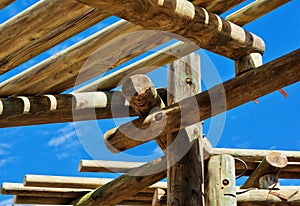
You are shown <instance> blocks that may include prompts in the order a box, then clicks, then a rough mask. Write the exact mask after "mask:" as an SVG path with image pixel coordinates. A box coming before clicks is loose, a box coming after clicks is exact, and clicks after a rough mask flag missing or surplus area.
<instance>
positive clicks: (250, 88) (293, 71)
mask: <svg viewBox="0 0 300 206" xmlns="http://www.w3.org/2000/svg"><path fill="white" fill-rule="evenodd" d="M299 55H300V49H298V50H296V51H293V52H291V53H289V54H287V55H284V56H283V57H280V58H278V59H276V60H273V61H271V62H269V63H267V64H264V65H262V66H260V67H258V68H255V69H252V70H250V71H248V72H245V73H244V74H242V75H239V76H238V77H236V78H233V79H231V80H229V81H227V82H225V83H223V84H220V85H217V86H214V87H213V88H211V89H209V90H207V91H205V92H202V93H200V94H197V95H195V96H194V97H190V98H186V99H185V100H183V101H181V102H179V104H173V105H171V106H168V107H166V108H164V109H163V110H162V111H160V112H156V113H153V114H151V115H149V116H148V117H147V118H146V119H141V118H139V119H136V120H134V121H132V122H129V123H126V124H123V125H120V126H119V127H118V128H117V129H114V130H115V131H114V132H111V131H110V133H111V135H110V136H106V139H105V141H108V142H109V144H111V145H112V146H113V147H115V148H117V149H118V150H119V151H124V150H126V149H129V148H132V147H135V146H137V145H139V144H141V143H143V142H141V141H140V142H138V141H132V139H130V138H128V137H134V136H139V137H140V138H141V139H147V138H148V139H149V140H150V139H154V138H156V137H157V131H162V132H161V133H160V134H159V136H160V137H164V136H165V135H166V134H170V133H173V132H176V131H179V130H180V129H182V128H185V127H187V126H190V125H193V124H195V123H197V122H200V121H202V120H205V119H207V118H210V117H212V116H214V115H217V114H220V113H222V112H224V111H227V110H230V109H232V108H235V107H238V106H240V105H242V104H245V103H247V102H249V101H251V100H254V99H257V98H258V97H261V96H264V95H266V94H268V93H271V92H273V91H276V90H278V89H280V88H283V87H285V86H288V85H290V84H293V83H295V82H297V81H299V80H300V59H299ZM266 79H268V81H265V80H266ZM193 101H196V103H197V104H198V105H194V104H193ZM191 104H192V105H191ZM179 105H180V106H179ZM181 111H185V112H184V113H183V114H182V112H181ZM195 114H199V115H195ZM156 117H161V118H156ZM162 121H165V122H166V123H165V124H164V125H163V126H162V124H161V122H162ZM133 125H134V127H137V128H139V129H141V130H143V129H145V128H147V131H148V133H147V138H146V137H143V136H142V135H143V134H142V133H136V131H137V130H136V128H134V129H135V130H133ZM150 125H151V126H150ZM122 130H123V131H127V134H126V135H127V136H125V135H123V133H122V132H120V131H122ZM130 131H135V132H134V133H133V134H131V133H130Z"/></svg>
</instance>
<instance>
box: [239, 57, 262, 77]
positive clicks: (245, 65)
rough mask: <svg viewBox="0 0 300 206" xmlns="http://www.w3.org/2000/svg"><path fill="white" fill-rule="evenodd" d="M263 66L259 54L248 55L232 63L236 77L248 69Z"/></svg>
mask: <svg viewBox="0 0 300 206" xmlns="http://www.w3.org/2000/svg"><path fill="white" fill-rule="evenodd" d="M261 65H263V61H262V55H261V54H259V53H251V54H248V55H246V56H244V57H242V58H240V59H238V60H236V61H235V62H234V66H235V75H236V76H238V75H240V74H242V73H244V72H246V71H248V70H250V69H254V68H257V67H259V66H261Z"/></svg>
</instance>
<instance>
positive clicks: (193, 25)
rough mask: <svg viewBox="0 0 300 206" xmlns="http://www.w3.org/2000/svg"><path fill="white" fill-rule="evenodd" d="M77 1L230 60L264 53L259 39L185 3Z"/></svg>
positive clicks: (181, 1)
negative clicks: (165, 33)
mask: <svg viewBox="0 0 300 206" xmlns="http://www.w3.org/2000/svg"><path fill="white" fill-rule="evenodd" d="M79 1H80V2H82V3H86V4H88V5H90V6H92V7H95V8H98V9H104V10H110V11H113V12H114V13H113V14H114V15H116V16H119V17H121V18H123V19H126V20H128V21H131V22H133V23H135V24H137V25H140V26H143V27H144V28H147V29H152V30H163V31H167V32H172V33H175V34H178V35H179V36H182V37H185V38H187V39H189V40H190V41H192V42H194V43H195V44H197V45H198V46H199V47H201V48H205V49H207V50H209V51H212V52H215V53H217V54H220V55H222V56H225V57H228V58H231V59H233V60H237V59H240V58H241V57H243V56H245V55H247V54H250V53H253V52H258V53H263V52H264V49H265V45H264V42H263V40H262V39H261V38H259V37H258V36H256V35H254V34H252V33H249V32H247V31H246V30H244V29H243V28H241V27H239V26H237V25H235V24H233V23H231V22H228V21H226V20H223V19H221V18H220V17H219V16H217V15H216V14H213V13H210V12H207V11H206V10H205V9H203V8H201V7H197V6H194V5H193V4H192V3H191V2H189V1H187V0H176V1H173V0H165V1H162V2H160V1H157V0H141V1H132V0H127V1H125V2H124V1H121V0H117V1H116V0H107V1H97V0H79ZM124 6H125V8H124Z"/></svg>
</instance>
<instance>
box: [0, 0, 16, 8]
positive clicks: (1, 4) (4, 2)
mask: <svg viewBox="0 0 300 206" xmlns="http://www.w3.org/2000/svg"><path fill="white" fill-rule="evenodd" d="M13 2H15V0H0V9H3V8H5V7H7V6H8V5H10V4H11V3H13Z"/></svg>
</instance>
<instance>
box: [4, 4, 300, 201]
mask: <svg viewBox="0 0 300 206" xmlns="http://www.w3.org/2000/svg"><path fill="white" fill-rule="evenodd" d="M35 2H37V1H32V0H28V1H25V0H17V1H16V2H15V3H13V4H12V5H10V6H9V7H7V8H5V9H3V10H2V11H0V23H3V22H5V21H6V20H8V19H9V18H11V17H12V16H14V15H15V14H17V13H19V12H20V11H22V10H23V9H25V8H27V7H29V6H30V5H31V4H34V3H35ZM249 2H251V1H246V3H244V4H242V5H241V6H243V5H245V4H247V3H249ZM299 8H300V2H299V1H292V2H290V3H288V4H286V5H284V6H282V7H281V8H279V9H277V10H275V11H273V12H272V13H270V14H267V15H265V16H264V17H262V18H260V19H257V20H256V21H254V22H252V23H250V24H248V25H246V26H245V28H246V29H247V30H248V31H251V32H253V33H255V34H257V35H258V36H260V37H262V38H263V39H264V41H265V43H266V52H265V54H264V56H263V60H264V62H269V61H271V60H272V59H275V58H277V57H280V56H282V55H284V54H286V53H289V52H291V51H293V50H295V49H297V48H299V47H300V13H299ZM228 13H230V12H227V13H226V14H228ZM226 14H224V15H223V17H225V16H226ZM117 20H118V19H117V18H116V17H113V18H109V19H107V20H105V21H103V22H101V23H99V24H97V25H95V26H93V27H92V28H90V29H88V30H86V31H84V32H82V33H81V34H79V35H76V36H75V37H73V38H71V39H69V40H67V41H65V42H63V43H62V44H60V45H58V46H56V47H55V48H53V49H51V50H49V51H46V52H44V53H43V54H41V55H39V56H37V57H36V58H34V59H32V60H30V61H28V62H26V63H24V64H23V65H21V66H19V67H18V68H16V69H15V70H13V71H11V72H8V73H7V74H5V75H2V76H0V81H3V80H5V79H7V78H9V77H11V76H12V75H14V74H16V73H17V72H20V71H23V70H25V69H27V68H29V67H30V66H32V65H34V64H36V63H38V62H40V61H42V60H44V59H46V58H48V57H50V56H51V55H53V54H55V53H57V52H59V51H61V50H63V49H65V48H67V47H69V46H70V45H72V44H74V43H76V42H78V41H80V40H82V39H84V38H86V37H87V36H89V35H91V34H92V33H95V32H96V31H99V30H100V29H102V28H103V27H105V26H107V25H109V24H111V23H112V22H115V21H117ZM199 53H201V54H202V55H201V58H202V70H203V72H202V78H203V79H209V75H210V72H209V71H210V70H209V69H207V68H213V65H214V66H215V68H216V69H217V71H218V73H219V76H220V80H222V81H226V80H229V79H231V78H233V77H234V66H233V62H232V61H231V60H228V59H226V58H223V57H220V56H218V55H215V54H212V53H210V52H207V51H201V52H199ZM137 59H138V58H137ZM209 59H210V60H209ZM210 61H211V62H210ZM165 74H166V68H165V67H164V68H161V69H160V70H157V71H155V72H153V73H151V74H150V77H151V79H152V80H153V82H154V83H155V85H156V86H160V87H161V86H165V85H166V84H165V79H166V78H165ZM213 82H214V83H215V84H216V83H217V80H213ZM203 83H204V82H203ZM203 86H204V87H205V86H207V85H203ZM207 87H210V86H207ZM285 91H286V92H287V93H288V94H289V98H288V99H286V98H284V97H283V96H282V95H281V94H280V93H279V92H278V91H277V92H273V93H272V94H269V95H266V96H264V97H262V98H259V104H258V105H256V104H255V103H254V102H249V103H247V104H245V105H242V106H240V107H238V108H236V109H233V110H231V111H228V112H227V113H226V114H222V115H221V116H219V117H215V118H212V119H210V120H207V121H206V122H205V126H204V132H205V134H207V135H208V138H211V139H214V133H213V131H212V129H211V128H210V126H212V128H214V127H213V126H215V127H216V128H219V129H222V130H221V131H222V133H221V136H220V141H219V142H218V144H217V147H228V148H252V149H281V150H300V138H299V136H300V135H299V134H300V132H299V130H298V128H299V123H300V122H299V119H300V112H299V109H298V107H299V101H300V95H299V94H300V93H299V91H300V83H296V84H293V85H291V86H288V87H286V88H285ZM222 118H226V119H225V124H224V125H222V121H221V120H222ZM126 120H127V121H128V119H126ZM123 121H124V120H116V122H117V124H120V122H123ZM213 124H214V125H213ZM91 126H93V127H98V129H99V128H100V130H99V131H98V132H97V133H96V134H93V135H92V134H91V136H93V137H94V138H93V139H90V140H87V139H85V137H81V135H80V134H81V133H80V132H81V131H82V130H81V129H82V128H85V129H86V128H88V127H91ZM114 126H115V123H114V122H113V121H112V120H100V121H98V122H95V121H94V122H88V123H79V124H76V125H74V124H73V123H64V124H52V125H50V124H49V125H39V126H26V127H15V128H6V129H1V136H0V182H1V183H2V182H4V181H7V182H22V180H23V177H24V175H25V174H41V175H69V176H97V177H114V176H115V175H114V174H93V173H78V172H77V167H78V163H79V161H80V160H81V159H93V158H99V159H122V160H124V159H126V158H128V159H129V160H131V158H132V159H133V160H141V159H143V160H150V159H151V158H155V157H157V156H158V155H160V152H159V149H157V146H156V144H155V143H154V142H151V143H149V144H147V145H143V146H142V147H139V148H135V149H133V150H131V151H129V152H128V153H126V154H124V155H119V156H113V155H108V154H107V153H106V152H104V151H105V148H104V146H103V143H102V139H103V138H102V136H101V131H102V132H105V131H106V130H107V129H109V128H112V127H114ZM75 127H76V129H77V131H76V129H75ZM222 127H224V128H222ZM89 131H93V130H89ZM76 132H77V133H76ZM78 134H79V135H78ZM98 134H99V135H98ZM210 134H211V136H210ZM216 143H217V142H216ZM91 145H92V146H91ZM106 154H107V155H106ZM281 183H282V184H294V185H299V184H300V182H298V181H294V180H293V181H282V182H281ZM11 198H12V197H9V196H3V195H0V206H1V205H10V203H11V202H12V199H11Z"/></svg>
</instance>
